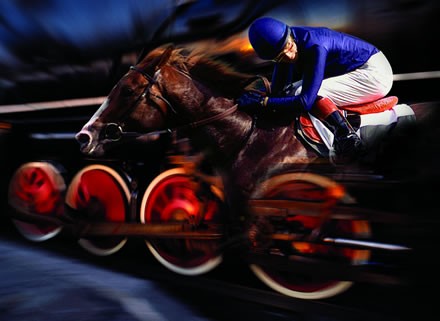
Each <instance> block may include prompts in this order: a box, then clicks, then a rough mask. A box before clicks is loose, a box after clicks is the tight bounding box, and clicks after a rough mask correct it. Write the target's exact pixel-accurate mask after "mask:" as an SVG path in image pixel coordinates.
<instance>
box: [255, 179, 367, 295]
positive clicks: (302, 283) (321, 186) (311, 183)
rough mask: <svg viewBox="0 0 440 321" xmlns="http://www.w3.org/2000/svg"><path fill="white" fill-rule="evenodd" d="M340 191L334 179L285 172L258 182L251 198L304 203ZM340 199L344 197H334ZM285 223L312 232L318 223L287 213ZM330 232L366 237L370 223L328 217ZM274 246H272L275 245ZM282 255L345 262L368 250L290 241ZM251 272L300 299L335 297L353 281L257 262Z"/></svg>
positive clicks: (362, 258) (361, 259)
mask: <svg viewBox="0 0 440 321" xmlns="http://www.w3.org/2000/svg"><path fill="white" fill-rule="evenodd" d="M332 190H337V191H338V193H340V192H343V191H344V190H343V189H342V188H340V185H338V184H337V183H336V182H334V181H332V180H330V179H328V178H326V177H323V176H320V175H315V174H311V173H289V174H284V175H280V176H277V177H273V178H271V179H269V180H267V181H266V182H265V183H264V184H262V185H261V187H260V189H259V190H258V191H257V192H256V194H255V196H254V197H253V198H256V199H258V198H261V199H274V200H276V199H278V200H297V201H305V202H326V201H327V200H328V197H330V196H329V191H332ZM338 198H339V200H340V201H341V202H343V201H344V199H347V196H346V195H345V197H344V195H340V196H338ZM288 220H289V222H288V224H289V225H290V226H296V228H299V229H301V230H302V231H312V230H313V229H314V228H315V227H317V226H318V224H320V222H319V218H318V217H315V216H313V217H312V216H301V215H296V216H291V217H289V219H288ZM331 228H332V231H334V232H335V233H337V235H344V236H345V237H354V238H361V237H368V236H369V235H370V225H369V223H368V222H366V221H362V220H334V221H333V220H332V222H331ZM275 246H276V245H275ZM284 255H286V256H288V255H299V256H301V255H303V256H306V257H307V256H309V257H320V258H327V259H330V260H336V261H338V262H346V263H348V264H362V263H363V262H366V261H368V259H369V257H370V255H371V253H370V251H368V250H363V249H354V248H344V247H334V246H331V245H327V244H322V243H311V242H301V241H292V242H291V243H290V250H289V251H288V253H284ZM250 268H251V270H252V271H253V272H254V274H255V275H256V276H257V277H258V278H259V279H260V280H261V281H262V282H263V283H265V284H266V285H267V286H269V287H270V288H272V289H273V290H275V291H277V292H280V293H282V294H284V295H287V296H290V297H295V298H300V299H311V300H314V299H324V298H330V297H333V296H336V295H338V294H340V293H342V292H344V291H346V290H347V289H349V288H350V287H351V286H352V285H353V282H351V281H341V280H329V279H327V278H325V277H320V276H312V275H309V274H300V273H293V272H289V271H277V270H276V269H273V268H267V267H264V266H260V265H257V264H251V265H250Z"/></svg>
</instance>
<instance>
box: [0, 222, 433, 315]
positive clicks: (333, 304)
mask: <svg viewBox="0 0 440 321" xmlns="http://www.w3.org/2000/svg"><path fill="white" fill-rule="evenodd" d="M0 257H1V262H2V264H1V265H0V320H8V321H15V320H21V321H23V320H24V321H27V320H43V319H44V320H46V321H55V320H57V321H58V320H63V321H68V320H75V321H77V320H94V321H101V320H102V321H104V320H105V321H119V320H121V321H122V320H124V321H130V320H176V321H177V320H179V321H180V320H262V321H264V320H271V321H272V320H274V321H276V320H293V321H296V320H323V321H324V320H326V321H342V320H390V321H393V320H429V319H430V318H432V317H433V316H434V315H435V314H433V311H434V308H433V307H434V305H433V304H432V301H434V299H432V300H430V299H429V297H430V296H429V294H428V291H429V290H432V287H431V286H425V285H418V286H411V287H405V286H401V287H392V286H380V285H378V286H377V285H376V286H372V285H365V284H360V285H356V286H355V287H354V288H352V289H351V290H350V291H348V292H347V293H345V294H343V295H341V296H339V297H337V298H333V299H331V300H326V301H304V300H295V299H291V298H287V297H284V296H282V295H279V294H277V293H274V292H272V291H271V290H268V289H267V288H266V287H265V286H264V285H262V284H261V283H260V282H259V281H258V280H256V279H255V277H253V275H252V274H251V272H250V270H248V269H247V266H246V265H245V264H244V263H242V262H240V261H239V260H237V259H236V257H226V258H225V262H224V263H223V264H222V265H221V266H220V267H219V268H217V269H216V270H215V271H213V272H210V273H208V274H207V275H204V276H200V277H185V276H180V275H176V274H174V273H172V272H169V271H167V270H165V268H163V267H162V266H161V265H160V264H159V263H157V262H156V261H155V260H154V259H153V257H152V256H151V255H150V254H149V253H148V251H147V248H146V246H145V244H144V243H143V241H142V240H140V239H132V240H130V241H129V242H128V243H127V245H126V247H125V248H124V249H123V250H122V251H121V252H119V253H116V254H115V255H113V256H109V257H96V256H93V255H91V254H88V253H87V252H85V251H84V250H83V249H82V248H80V247H79V246H78V245H77V244H76V243H75V241H74V240H73V239H70V238H69V236H67V235H60V236H58V237H56V238H55V239H53V240H49V241H47V242H44V243H31V242H28V241H25V240H23V239H22V238H21V237H20V235H18V233H17V232H16V231H15V230H14V228H13V226H10V225H9V224H2V228H1V229H0ZM430 301H431V302H430ZM428 316H431V317H428ZM427 317H428V318H427Z"/></svg>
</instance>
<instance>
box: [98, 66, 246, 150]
mask: <svg viewBox="0 0 440 321" xmlns="http://www.w3.org/2000/svg"><path fill="white" fill-rule="evenodd" d="M171 68H173V69H174V70H176V71H177V72H179V73H182V74H184V75H185V76H186V77H190V76H189V75H188V74H186V73H184V72H182V71H180V70H178V69H176V68H174V67H173V66H171ZM130 70H133V71H136V72H137V73H139V74H141V75H142V76H143V77H144V78H145V79H146V80H147V81H148V84H147V85H146V86H145V89H144V90H143V92H142V94H141V95H139V97H138V98H137V99H136V101H135V102H134V104H133V105H132V106H131V107H130V108H129V109H128V110H127V111H126V112H125V113H124V118H125V117H126V116H127V115H129V114H130V112H131V111H132V110H133V109H134V108H135V107H136V106H137V105H138V104H139V103H140V102H141V101H142V99H144V98H146V97H147V95H149V96H150V97H153V98H154V99H160V100H162V101H163V102H165V104H166V106H167V107H168V108H169V110H171V112H172V113H173V114H174V115H178V113H177V111H176V109H175V108H174V107H173V106H172V104H171V103H170V102H169V101H168V100H167V99H166V98H165V97H164V96H163V95H156V94H153V93H152V92H151V88H152V86H153V85H155V84H157V80H156V79H155V77H151V76H150V75H149V74H148V73H146V72H145V71H144V70H142V69H140V68H138V67H137V66H130ZM159 71H160V69H159V70H158V71H157V72H156V74H157V73H158V72H159ZM154 99H153V100H154ZM155 106H156V107H157V108H158V109H159V111H160V112H161V113H162V115H163V116H164V117H165V116H166V111H164V110H163V109H162V108H161V107H160V105H159V104H157V103H156V104H155ZM237 109H238V105H237V104H235V105H234V106H232V107H231V108H228V109H226V110H225V111H223V112H221V113H218V114H215V115H213V116H211V117H208V118H205V119H201V120H198V121H194V122H191V123H188V124H185V125H181V126H178V127H174V128H166V129H162V130H155V131H151V132H148V133H139V132H126V131H124V130H123V128H122V126H121V125H120V124H118V123H107V124H105V125H104V129H103V137H104V138H105V139H107V140H110V141H114V142H117V141H120V140H121V139H122V138H133V139H136V138H144V137H145V138H146V137H148V136H157V135H162V134H171V133H173V132H177V131H181V130H187V129H193V128H197V127H200V126H204V125H207V124H209V123H212V122H215V121H217V120H220V119H223V118H225V117H227V116H229V115H231V114H233V113H234V112H235V111H236V110H237Z"/></svg>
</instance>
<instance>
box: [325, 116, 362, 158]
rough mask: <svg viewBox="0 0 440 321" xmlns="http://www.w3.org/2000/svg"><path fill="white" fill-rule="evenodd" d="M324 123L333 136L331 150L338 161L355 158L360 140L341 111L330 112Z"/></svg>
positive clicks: (359, 147) (358, 152)
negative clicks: (332, 149)
mask: <svg viewBox="0 0 440 321" xmlns="http://www.w3.org/2000/svg"><path fill="white" fill-rule="evenodd" d="M324 121H325V123H326V125H327V126H328V128H329V129H330V130H331V131H332V133H333V135H334V141H333V148H334V150H335V154H336V156H337V157H338V158H339V161H341V160H342V161H351V160H354V159H355V158H357V157H358V156H359V154H360V150H361V147H362V146H361V145H362V142H361V139H360V137H359V136H358V135H357V134H356V132H355V130H354V129H353V127H351V125H350V123H349V122H348V121H347V119H346V118H345V117H344V115H343V114H342V113H341V111H339V110H336V111H334V112H332V113H331V114H330V115H328V116H327V117H326V118H325V120H324Z"/></svg>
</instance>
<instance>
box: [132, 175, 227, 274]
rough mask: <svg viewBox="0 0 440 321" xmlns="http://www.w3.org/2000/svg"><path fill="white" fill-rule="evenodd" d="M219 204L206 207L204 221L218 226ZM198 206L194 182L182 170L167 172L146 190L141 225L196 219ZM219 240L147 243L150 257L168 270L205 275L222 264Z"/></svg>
mask: <svg viewBox="0 0 440 321" xmlns="http://www.w3.org/2000/svg"><path fill="white" fill-rule="evenodd" d="M219 202H220V200H218V201H214V200H210V201H208V202H207V205H206V207H205V222H207V223H218V224H220V223H221V215H220V206H219ZM200 206H201V203H200V201H199V200H198V198H197V196H196V194H195V192H194V190H193V182H192V181H191V179H190V177H189V176H188V175H187V174H186V173H185V171H184V170H183V169H181V168H175V169H171V170H168V171H166V172H164V173H162V174H160V175H159V176H158V177H156V179H155V180H153V182H151V184H150V185H149V187H148V188H147V190H146V192H145V194H144V197H143V199H142V205H141V215H140V220H141V222H142V223H145V224H148V223H161V222H183V221H187V220H189V219H191V217H193V218H194V219H197V217H198V213H199V210H200ZM219 242H220V241H219V240H169V239H167V240H159V239H156V240H154V239H152V240H146V243H147V246H148V248H149V250H150V251H151V253H152V254H153V256H154V257H155V258H156V259H157V260H158V261H159V262H160V263H161V264H163V265H164V266H165V267H167V268H168V269H170V270H172V271H174V272H176V273H179V274H185V275H199V274H203V273H206V272H208V271H210V270H212V269H214V268H215V267H216V266H218V265H219V264H220V263H221V261H222V256H221V255H220V254H219V253H218V248H219Z"/></svg>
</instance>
